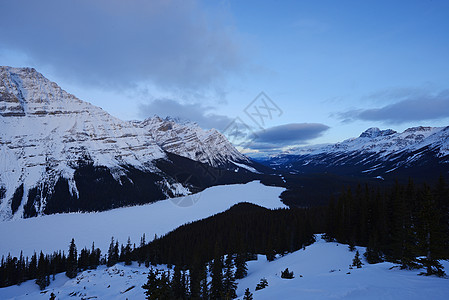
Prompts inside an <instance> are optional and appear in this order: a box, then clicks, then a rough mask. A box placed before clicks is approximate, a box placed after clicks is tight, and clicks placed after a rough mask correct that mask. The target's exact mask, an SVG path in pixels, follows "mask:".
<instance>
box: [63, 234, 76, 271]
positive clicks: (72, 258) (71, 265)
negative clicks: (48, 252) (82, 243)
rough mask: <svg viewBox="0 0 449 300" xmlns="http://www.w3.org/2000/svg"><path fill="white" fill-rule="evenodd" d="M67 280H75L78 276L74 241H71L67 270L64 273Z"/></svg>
mask: <svg viewBox="0 0 449 300" xmlns="http://www.w3.org/2000/svg"><path fill="white" fill-rule="evenodd" d="M65 274H66V276H67V277H69V278H75V277H76V275H77V274H78V256H77V252H76V245H75V239H72V241H71V242H70V247H69V254H68V256H67V270H66V272H65Z"/></svg>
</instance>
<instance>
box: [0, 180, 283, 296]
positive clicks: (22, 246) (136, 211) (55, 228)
mask: <svg viewBox="0 0 449 300" xmlns="http://www.w3.org/2000/svg"><path fill="white" fill-rule="evenodd" d="M283 191H284V189H283V188H279V187H268V186H264V185H263V184H261V183H259V182H256V181H254V182H250V183H247V184H235V185H226V186H215V187H211V188H208V189H206V190H204V191H202V192H200V193H198V194H195V195H194V197H195V198H196V199H195V205H192V206H188V207H182V206H179V205H177V204H176V203H178V199H169V200H163V201H158V202H156V203H153V204H147V205H143V206H133V207H123V208H119V209H114V210H109V211H105V212H98V213H69V214H54V215H48V216H40V217H36V218H29V219H19V220H12V221H5V222H0V237H2V239H3V240H4V241H7V242H5V243H0V256H1V255H7V254H8V253H11V255H13V256H18V255H19V254H20V251H21V250H23V251H24V255H27V256H31V255H32V254H33V252H34V251H37V252H39V251H40V250H43V251H44V253H52V252H53V251H56V250H65V249H67V247H68V243H69V242H70V240H71V239H72V238H74V239H75V242H76V245H77V247H78V249H82V248H83V247H90V246H91V245H92V242H95V246H96V247H99V248H100V249H101V251H102V253H106V251H107V249H108V246H109V243H110V240H111V237H112V236H114V238H116V239H118V240H119V241H120V242H121V243H125V242H126V240H127V239H128V236H129V237H130V238H131V241H132V242H136V243H137V242H138V241H139V240H140V238H141V237H142V235H143V234H144V233H145V235H146V237H147V240H151V239H152V238H153V237H154V235H155V234H157V235H158V236H160V235H163V234H165V233H168V232H169V231H171V230H174V229H175V228H177V227H179V226H181V225H183V224H185V223H187V222H192V221H195V220H199V219H203V218H206V217H209V216H211V215H213V214H216V213H219V212H222V211H225V210H227V209H228V208H230V207H231V206H233V205H234V204H237V203H240V202H250V203H254V204H257V205H260V206H263V207H267V208H279V207H286V206H285V205H284V204H283V203H282V202H281V200H280V199H279V195H280V194H281V193H282V192H283ZM0 298H1V297H0Z"/></svg>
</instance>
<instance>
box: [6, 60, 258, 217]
mask: <svg viewBox="0 0 449 300" xmlns="http://www.w3.org/2000/svg"><path fill="white" fill-rule="evenodd" d="M177 156H179V157H177ZM173 158H176V159H177V160H178V161H177V165H176V166H173V167H171V166H170V168H169V169H170V170H171V171H167V170H165V169H164V167H165V168H167V166H169V165H170V164H171V165H174V163H173V162H172V160H173ZM180 161H182V162H183V163H185V164H190V165H192V162H199V163H204V164H207V166H211V167H225V166H228V167H229V165H233V163H234V162H236V163H238V164H251V163H250V161H249V160H248V158H246V157H245V156H244V155H242V154H241V153H239V152H238V151H237V150H236V149H235V148H234V147H233V146H232V145H231V144H230V143H229V142H228V141H227V140H226V138H225V137H224V136H223V135H222V134H221V133H219V132H218V131H216V130H214V129H212V130H208V131H205V130H202V129H201V128H200V127H198V126H197V125H196V124H177V123H176V122H174V121H170V120H162V119H160V118H158V117H153V118H150V119H147V120H145V121H143V122H136V121H122V120H120V119H117V118H115V117H113V116H111V115H110V114H108V113H107V112H105V111H104V110H102V109H101V108H99V107H96V106H94V105H92V104H90V103H87V102H84V101H82V100H80V99H78V98H76V97H75V96H73V95H71V94H69V93H67V92H65V91H64V90H62V89H61V88H60V87H59V86H58V85H57V84H56V83H54V82H51V81H50V80H48V79H46V78H45V77H44V76H43V75H42V74H40V73H39V72H37V71H36V70H35V69H32V68H12V67H0V220H2V219H3V220H4V219H9V218H11V217H13V216H14V217H22V216H25V217H30V216H35V215H39V214H45V213H53V212H61V211H73V210H78V209H81V210H102V209H107V208H112V207H117V206H123V205H129V204H135V203H146V202H151V201H155V200H159V199H163V198H166V197H168V196H179V195H184V194H189V193H190V192H191V190H189V186H188V184H185V182H184V181H181V182H180V180H179V179H178V178H177V177H176V174H173V173H176V172H178V171H186V170H183V169H182V168H183V166H180V165H182V163H181V164H180V163H179V162H180ZM233 166H234V167H236V165H233ZM175 167H176V168H175ZM185 168H188V167H186V166H184V169H185ZM190 169H191V167H190ZM174 170H175V171H174ZM170 172H171V174H170Z"/></svg>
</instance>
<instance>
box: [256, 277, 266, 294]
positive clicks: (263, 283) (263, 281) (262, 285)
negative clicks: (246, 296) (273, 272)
mask: <svg viewBox="0 0 449 300" xmlns="http://www.w3.org/2000/svg"><path fill="white" fill-rule="evenodd" d="M267 286H268V281H267V279H266V278H262V279H260V282H259V283H258V284H257V285H256V291H258V290H261V289H264V288H266V287H267Z"/></svg>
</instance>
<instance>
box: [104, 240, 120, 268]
mask: <svg viewBox="0 0 449 300" xmlns="http://www.w3.org/2000/svg"><path fill="white" fill-rule="evenodd" d="M118 259H119V253H118V241H117V242H115V243H114V237H112V238H111V243H110V244H109V250H108V261H107V264H106V265H107V266H108V267H112V266H113V265H115V264H116V263H117V262H118Z"/></svg>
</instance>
